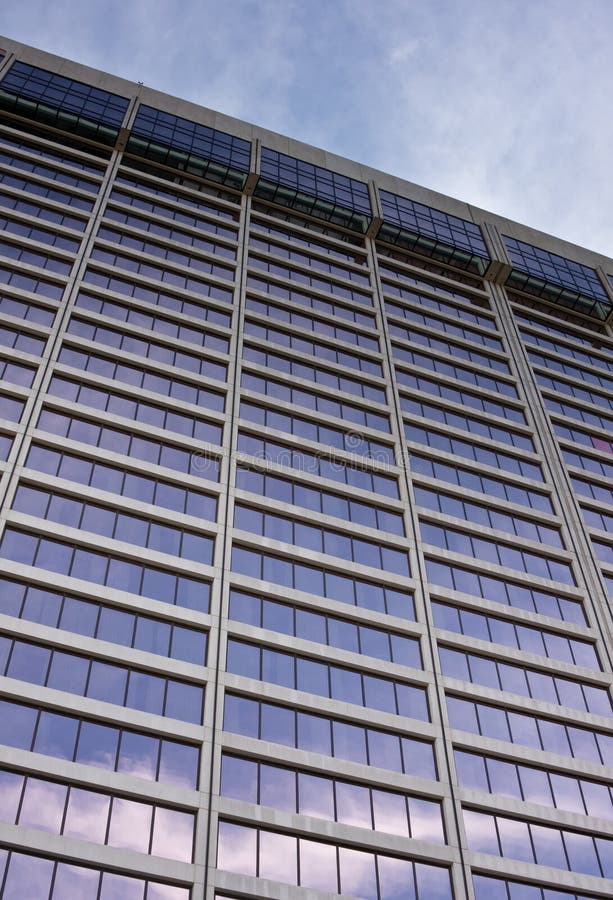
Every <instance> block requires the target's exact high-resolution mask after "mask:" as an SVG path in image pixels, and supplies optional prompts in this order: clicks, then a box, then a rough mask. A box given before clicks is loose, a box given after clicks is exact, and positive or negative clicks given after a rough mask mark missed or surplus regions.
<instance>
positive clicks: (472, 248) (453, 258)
mask: <svg viewBox="0 0 613 900" xmlns="http://www.w3.org/2000/svg"><path fill="white" fill-rule="evenodd" d="M379 196H380V198H381V209H382V212H383V220H384V224H383V225H382V227H381V229H380V231H379V236H380V237H381V238H383V240H386V241H391V242H392V243H394V244H399V245H400V246H404V247H408V248H409V249H411V250H415V251H417V252H418V253H419V252H425V253H426V255H427V256H433V257H435V258H438V259H442V260H444V261H445V262H450V263H452V265H457V266H459V267H460V268H463V269H473V270H474V271H476V272H479V273H483V272H485V270H486V269H487V266H488V264H489V261H490V255H489V253H488V251H487V247H486V245H485V241H484V240H483V235H482V233H481V229H480V228H479V226H478V225H475V223H474V222H470V221H468V220H467V219H461V218H459V217H458V216H452V215H448V214H447V213H444V212H441V210H438V209H434V208H433V207H431V206H426V205H425V204H424V203H417V202H416V201H414V200H408V199H407V198H406V197H400V196H399V195H398V194H392V193H390V192H389V191H383V190H379Z"/></svg>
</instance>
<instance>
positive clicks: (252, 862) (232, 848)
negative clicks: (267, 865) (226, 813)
mask: <svg viewBox="0 0 613 900" xmlns="http://www.w3.org/2000/svg"><path fill="white" fill-rule="evenodd" d="M218 835H219V836H218V842H217V865H218V867H219V868H220V869H225V871H226V872H238V873H239V874H241V875H255V874H256V835H257V832H256V831H255V829H254V828H246V827H245V826H243V825H233V824H231V823H230V822H220V823H219V832H218Z"/></svg>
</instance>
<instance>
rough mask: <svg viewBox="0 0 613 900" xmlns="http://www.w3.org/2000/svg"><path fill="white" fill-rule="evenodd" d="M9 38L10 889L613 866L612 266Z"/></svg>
mask: <svg viewBox="0 0 613 900" xmlns="http://www.w3.org/2000/svg"><path fill="white" fill-rule="evenodd" d="M3 43H4V42H3ZM6 46H7V47H8V51H7V52H8V53H9V54H12V56H13V57H14V59H11V60H7V62H6V66H7V67H8V66H10V68H8V75H7V77H8V76H10V79H9V80H8V81H7V80H6V79H5V81H4V82H2V85H1V90H2V91H3V92H4V94H3V96H5V95H7V92H8V91H9V88H10V90H11V91H12V92H13V94H12V95H11V96H12V97H13V101H14V102H13V101H12V103H11V104H7V103H6V102H5V103H4V105H5V107H6V114H5V117H4V119H3V122H2V124H0V232H1V240H0V316H1V319H2V321H1V322H0V380H1V382H2V384H1V385H0V505H1V516H0V570H1V571H0V676H1V685H0V687H1V688H2V694H1V696H0V723H1V725H0V797H1V798H2V803H0V898H3V900H4V898H5V900H18V898H19V900H52V898H53V900H56V898H57V900H67V898H70V900H73V898H75V900H77V898H84V900H90V898H92V900H94V898H95V900H132V898H135V900H136V898H138V900H236V898H238V897H240V898H241V900H261V898H266V900H279V898H281V897H282V898H284V900H301V898H302V900H320V898H321V900H324V898H326V897H330V896H331V895H337V896H346V897H351V898H352V900H358V898H359V900H599V898H605V897H610V896H613V852H612V846H613V826H612V824H611V823H612V821H613V774H612V773H613V769H612V768H611V764H612V760H613V708H612V706H611V693H610V691H611V674H612V668H611V647H612V639H611V619H610V611H609V609H610V603H611V602H612V601H613V491H612V490H611V477H612V476H613V412H612V410H613V374H612V373H613V363H612V362H611V360H612V359H613V353H612V352H611V351H612V350H613V331H612V330H611V325H610V324H607V323H606V322H605V321H604V319H605V317H606V315H607V314H608V307H609V305H610V303H611V301H610V299H609V292H610V288H609V286H605V284H604V282H603V283H601V282H600V276H599V271H600V269H602V270H603V271H607V268H608V270H609V271H611V269H612V264H610V263H608V262H607V261H604V260H600V261H599V260H596V259H595V258H594V256H593V255H592V254H589V253H588V252H587V251H583V250H581V248H576V253H575V255H576V258H577V259H578V260H580V261H581V262H578V263H574V262H571V261H569V260H568V259H566V258H565V257H563V256H561V255H556V254H554V253H552V252H550V251H544V250H543V251H540V250H539V249H538V248H535V247H533V246H532V245H529V244H527V243H526V242H523V241H520V240H519V239H517V240H515V243H514V245H513V246H510V245H509V243H508V241H509V239H507V238H505V240H506V241H507V247H508V250H509V252H510V253H511V255H512V256H513V265H514V272H515V273H516V274H517V273H520V274H521V273H523V274H522V278H524V281H521V279H519V278H512V279H511V281H510V282H509V283H507V285H505V286H501V285H500V284H498V283H493V282H492V281H490V280H489V278H488V272H489V271H490V269H493V270H494V271H500V265H498V266H493V267H490V265H489V264H490V250H488V249H487V248H486V245H485V243H484V234H485V229H484V232H483V233H482V232H481V230H480V228H479V227H478V226H477V225H476V224H473V222H472V221H471V220H470V219H469V218H467V219H459V218H457V217H455V216H453V215H452V214H451V213H447V212H444V211H439V210H438V209H437V208H436V207H435V206H432V207H430V206H428V205H425V204H423V203H420V202H417V201H416V200H415V199H412V198H411V190H410V185H407V186H406V193H407V196H406V197H405V196H401V195H399V194H397V193H391V192H390V191H388V190H386V189H385V186H386V185H388V186H389V184H390V181H389V179H388V178H387V177H386V176H384V175H381V176H380V183H379V181H378V180H377V179H378V177H379V176H377V177H376V178H375V179H374V181H372V182H369V183H367V182H365V181H364V180H363V179H362V178H361V177H360V173H361V172H362V170H361V169H360V167H358V166H356V165H355V164H353V163H349V162H347V161H342V160H337V164H338V167H339V169H340V170H341V171H338V172H337V171H334V170H332V169H330V168H329V167H328V165H326V162H328V163H329V158H328V157H326V156H325V155H324V154H323V153H320V152H319V151H314V150H312V148H311V149H309V148H302V149H300V148H299V146H298V145H294V144H291V145H288V144H287V142H285V144H277V146H285V147H286V149H288V150H289V149H291V150H292V154H294V155H290V154H289V153H287V154H286V153H282V152H279V151H276V150H274V151H273V150H271V149H267V141H268V143H270V142H272V138H271V137H270V135H268V137H267V136H266V133H264V132H260V131H259V130H258V129H256V128H254V127H252V126H247V125H246V124H244V123H237V122H232V120H226V119H224V117H223V116H220V115H218V114H213V113H211V112H210V111H208V110H204V109H203V110H200V111H196V110H193V112H192V113H190V112H189V109H190V107H189V106H188V105H187V104H181V103H179V102H178V101H173V100H172V99H171V98H166V99H165V98H164V97H163V96H162V95H160V94H152V93H150V92H149V91H148V90H147V89H146V88H142V89H137V86H133V89H130V90H128V88H129V87H130V86H129V85H128V86H126V82H122V81H118V80H117V81H116V80H115V79H113V78H112V77H111V76H102V75H101V74H99V75H97V73H91V71H90V72H89V76H87V70H82V69H81V68H80V67H77V66H76V65H74V64H71V63H68V62H67V61H57V66H56V69H57V71H55V70H54V71H49V69H48V67H49V66H51V68H52V69H53V66H52V64H51V62H50V59H51V58H50V57H48V56H44V57H42V59H41V58H39V55H37V54H36V52H35V51H33V50H27V51H26V49H25V48H23V47H20V46H18V45H15V46H13V44H12V43H11V42H6ZM22 57H23V58H22ZM36 62H40V63H41V66H40V68H39V67H38V66H37V65H35V63H36ZM3 71H7V69H6V67H5V69H4V70H3ZM60 71H61V73H62V74H61V75H60V74H59V73H60ZM83 72H85V74H83ZM11 73H13V74H12V75H11ZM20 73H21V74H20ZM41 73H42V74H41ZM18 75H19V78H17V76H18ZM73 76H74V77H73ZM94 76H97V77H94ZM88 77H89V81H90V82H92V83H95V84H103V85H104V90H102V89H98V88H94V87H91V88H90V87H88V83H89V82H88ZM114 86H115V87H114ZM124 94H127V95H128V97H127V98H125V101H124V97H123V95H124ZM103 95H104V96H103ZM137 97H138V98H142V99H137ZM120 101H121V102H120ZM148 101H150V104H151V105H149V102H148ZM96 104H97V105H96ZM122 104H123V105H122ZM129 104H131V106H130V110H131V111H130V113H127V107H128V105H129ZM139 104H140V105H139ZM9 106H10V109H9V108H8V107H9ZM192 109H193V108H192ZM179 113H182V114H183V113H185V116H183V115H179ZM190 116H191V117H190ZM33 117H34V118H37V120H38V121H37V122H33V121H32V119H33ZM85 120H87V122H88V123H89V124H88V127H87V128H85V127H84V128H81V127H80V125H79V127H76V126H74V123H75V121H76V122H77V123H80V122H82V121H85ZM92 123H93V124H92ZM90 125H91V127H90ZM94 125H95V126H96V127H94ZM120 127H121V128H125V129H126V131H122V132H121V133H120V131H119V129H120ZM97 129H98V130H97ZM113 129H114V130H113ZM279 140H281V139H279ZM262 144H263V147H262ZM313 160H315V162H314V161H313ZM375 174H376V173H375ZM397 184H398V183H397V182H394V185H395V186H396V188H395V189H396V190H398V187H397ZM377 192H378V201H379V203H378V208H380V209H382V210H383V212H384V216H383V219H384V226H383V227H380V222H379V223H378V224H377V222H375V220H374V215H373V209H372V207H371V198H374V197H375V196H377ZM420 193H423V192H420ZM443 200H444V198H439V201H440V202H441V203H442V204H443V205H444V203H443ZM471 215H474V216H475V220H476V221H480V222H481V221H483V216H484V215H486V214H483V213H482V212H479V213H477V212H476V211H473V212H471ZM477 216H479V218H478V219H477ZM486 221H487V216H486ZM373 222H374V226H373V228H372V229H371V230H369V227H370V225H371V224H372V223H373ZM377 228H380V230H379V231H378V233H377V234H376V236H371V231H372V232H373V233H374V232H375V231H376V230H377ZM495 228H496V225H495V223H494V222H493V221H492V222H488V229H487V230H488V231H489V230H490V229H495ZM516 230H517V233H518V234H520V235H521V234H522V231H521V227H520V226H517V229H516ZM367 233H368V234H367ZM514 233H515V231H514ZM531 235H532V237H531V239H532V240H534V239H535V238H534V233H533V232H531ZM543 240H544V243H545V239H543ZM552 240H553V239H550V238H548V239H547V244H546V245H547V246H552ZM553 245H554V246H555V242H553ZM526 248H527V249H526ZM529 251H530V252H529ZM513 254H514V255H513ZM494 262H497V263H499V264H503V263H504V260H494ZM537 267H540V268H538V271H537ZM526 279H536V280H537V281H538V279H540V280H541V281H540V282H539V284H540V283H541V282H542V283H543V284H545V286H549V287H551V285H553V286H554V287H555V289H551V290H549V287H548V289H547V290H545V289H542V290H540V289H539V291H538V293H539V296H538V297H535V295H534V291H533V289H532V288H533V286H534V285H533V284H532V282H530V283H528V280H526ZM534 283H536V282H534ZM541 286H542V285H541ZM564 292H566V293H564ZM569 292H570V293H569ZM573 292H574V293H573ZM571 294H573V296H574V295H576V296H577V297H580V302H576V303H575V302H574V301H572V302H571V299H572V298H571ZM569 305H572V306H573V310H572V312H571V311H569ZM595 313H597V314H598V315H600V316H601V318H600V321H596V319H595V318H594V314H595Z"/></svg>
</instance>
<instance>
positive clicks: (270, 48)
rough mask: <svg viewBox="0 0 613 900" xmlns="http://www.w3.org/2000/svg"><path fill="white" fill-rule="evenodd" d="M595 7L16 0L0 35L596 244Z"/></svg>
mask: <svg viewBox="0 0 613 900" xmlns="http://www.w3.org/2000/svg"><path fill="white" fill-rule="evenodd" d="M612 24H613V17H612V16H611V6H610V0H583V2H582V3H581V4H576V3H574V2H572V0H540V2H538V3H534V2H533V0H499V2H497V3H496V4H492V3H491V2H490V0H430V2H429V3H426V4H424V3H423V2H421V0H419V2H418V0H387V2H386V3H384V4H373V3H372V2H370V0H309V2H306V3H305V2H298V0H285V2H278V0H259V2H258V0H234V2H233V3H231V4H230V3H228V4H220V3H219V0H184V2H183V3H182V4H180V5H179V6H177V5H176V4H175V3H173V2H171V0H123V2H121V0H90V2H88V3H82V2H80V0H57V2H56V3H54V4H49V3H47V2H46V0H21V2H20V3H19V4H14V5H12V6H11V7H9V8H8V9H7V10H5V11H4V16H3V25H2V27H3V28H4V29H6V33H7V34H8V35H10V36H13V37H16V38H17V39H18V40H23V41H25V42H26V43H31V44H34V45H35V46H40V47H42V48H44V49H49V50H51V51H52V52H56V53H59V54H61V55H65V56H68V57H71V58H73V59H77V60H79V61H82V62H85V63H88V64H90V65H93V66H95V67H97V68H102V69H105V70H107V71H112V72H115V73H116V74H120V75H123V76H124V77H127V78H131V79H133V80H138V81H143V82H144V83H145V84H147V85H150V86H152V87H156V88H158V89H160V90H165V91H167V92H168V93H173V94H176V95H178V96H182V97H186V98H187V99H190V100H194V101H195V102H199V103H202V104H204V105H206V106H210V107H213V108H216V109H220V110H221V111H223V112H226V113H229V114H230V115H235V116H238V117H241V118H245V119H247V120H248V121H252V122H255V123H256V124H260V125H263V126H265V127H267V128H271V129H272V130H276V131H281V132H284V133H289V134H291V135H292V136H293V137H298V138H300V139H302V140H304V141H306V142H308V143H312V144H316V145H319V146H323V147H325V148H326V149H328V150H331V151H333V152H336V153H339V154H340V155H344V156H349V157H351V158H353V159H358V160H360V161H362V162H365V163H367V164H369V165H372V166H374V167H376V168H380V169H383V170H385V171H390V172H392V173H394V174H396V175H400V176H401V177H404V178H407V179H408V180H411V181H416V182H418V183H421V184H424V185H426V186H427V187H431V188H433V189H435V190H439V191H441V192H443V193H448V194H451V195H452V196H457V197H459V198H461V199H465V200H468V201H470V202H472V203H474V204H476V205H480V206H483V207H485V208H487V209H491V210H493V211H495V212H499V213H501V214H503V215H507V216H508V217H509V218H514V219H518V220H520V221H525V222H528V223H529V224H531V225H533V226H534V227H537V228H541V229H542V230H544V231H550V232H553V233H556V234H558V235H560V236H562V237H566V238H568V239H569V240H573V241H575V242H577V243H580V244H585V245H587V246H590V247H592V248H594V249H599V250H601V251H602V252H605V253H607V252H608V253H610V252H611V246H612V241H613V218H612V217H611V215H610V213H609V210H610V209H611V208H613V180H612V179H610V177H609V176H608V172H609V168H610V162H609V158H610V147H611V145H612V143H613V121H612V118H611V116H610V115H609V106H610V84H611V77H610V46H611V38H612V35H611V30H612V27H611V26H612Z"/></svg>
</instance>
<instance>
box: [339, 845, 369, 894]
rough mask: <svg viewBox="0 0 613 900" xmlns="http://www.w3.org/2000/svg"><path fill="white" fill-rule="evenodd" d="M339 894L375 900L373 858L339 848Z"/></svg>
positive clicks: (355, 851)
mask: <svg viewBox="0 0 613 900" xmlns="http://www.w3.org/2000/svg"><path fill="white" fill-rule="evenodd" d="M339 863H340V876H341V893H344V894H355V895H356V896H357V897H360V898H363V900H377V879H376V876H375V857H374V855H373V854H372V853H363V852H362V851H361V850H350V849H349V848H348V847H340V848H339Z"/></svg>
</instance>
